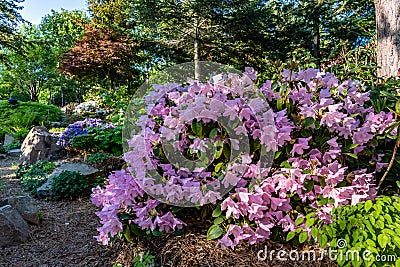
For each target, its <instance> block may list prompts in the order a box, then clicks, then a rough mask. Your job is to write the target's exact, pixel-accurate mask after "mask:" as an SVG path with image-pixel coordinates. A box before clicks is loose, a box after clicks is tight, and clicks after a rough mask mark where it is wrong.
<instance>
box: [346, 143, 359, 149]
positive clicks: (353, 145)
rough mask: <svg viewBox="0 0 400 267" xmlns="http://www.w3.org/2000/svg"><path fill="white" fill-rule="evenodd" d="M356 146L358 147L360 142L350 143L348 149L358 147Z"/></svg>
mask: <svg viewBox="0 0 400 267" xmlns="http://www.w3.org/2000/svg"><path fill="white" fill-rule="evenodd" d="M356 147H358V144H351V145H349V146H348V147H347V149H353V148H356Z"/></svg>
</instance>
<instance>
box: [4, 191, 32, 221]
mask: <svg viewBox="0 0 400 267" xmlns="http://www.w3.org/2000/svg"><path fill="white" fill-rule="evenodd" d="M6 201H7V204H8V205H10V206H11V207H13V208H15V209H16V210H17V211H18V213H19V214H20V215H21V216H22V218H24V220H25V221H27V222H30V223H34V224H36V225H39V209H38V208H37V207H36V206H35V205H34V204H33V201H32V198H30V197H28V196H17V197H9V198H7V199H6Z"/></svg>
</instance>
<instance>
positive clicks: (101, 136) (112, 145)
mask: <svg viewBox="0 0 400 267" xmlns="http://www.w3.org/2000/svg"><path fill="white" fill-rule="evenodd" d="M89 131H90V134H83V135H77V136H75V137H73V138H72V140H71V147H72V148H73V149H75V150H78V151H85V152H91V153H99V152H102V153H106V154H107V153H108V154H112V155H114V156H120V155H122V152H123V151H122V125H118V126H117V127H116V128H108V129H105V128H90V129H89Z"/></svg>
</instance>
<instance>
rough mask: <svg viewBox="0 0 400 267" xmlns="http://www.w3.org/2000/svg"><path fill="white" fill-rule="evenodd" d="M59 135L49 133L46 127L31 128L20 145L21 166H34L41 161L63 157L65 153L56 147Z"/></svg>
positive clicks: (59, 147)
mask: <svg viewBox="0 0 400 267" xmlns="http://www.w3.org/2000/svg"><path fill="white" fill-rule="evenodd" d="M59 135H60V134H59V133H49V132H48V131H47V128H46V127H41V126H36V127H33V128H32V129H31V131H30V132H29V134H28V136H27V137H26V138H25V140H24V142H23V143H22V147H21V150H22V155H21V161H22V164H34V163H36V162H38V161H41V160H55V159H59V158H61V157H63V156H64V155H65V151H64V150H63V148H62V147H61V146H59V145H57V141H58V139H59Z"/></svg>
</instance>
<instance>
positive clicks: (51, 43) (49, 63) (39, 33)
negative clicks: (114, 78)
mask: <svg viewBox="0 0 400 267" xmlns="http://www.w3.org/2000/svg"><path fill="white" fill-rule="evenodd" d="M87 23H88V18H87V17H86V15H85V13H83V12H81V11H66V10H61V11H60V12H55V11H52V12H51V13H50V14H48V15H46V16H45V17H44V18H43V20H42V22H41V23H40V24H39V25H38V26H35V25H23V26H22V27H21V28H20V29H19V31H18V34H19V35H20V36H21V37H23V39H24V40H25V42H26V43H28V44H29V45H27V46H26V49H25V51H24V53H23V54H21V53H18V52H17V51H14V50H11V49H4V50H3V51H4V56H5V59H6V60H7V64H6V65H5V66H2V67H1V68H0V91H2V92H4V93H6V94H8V95H9V96H11V95H18V96H20V97H23V96H24V95H26V96H28V97H29V98H28V99H30V100H32V101H38V100H41V101H45V102H53V103H55V104H63V103H62V102H63V101H58V98H59V97H60V98H61V99H62V98H65V99H66V98H67V96H68V95H70V96H72V97H73V100H78V99H76V95H77V94H76V92H73V93H71V92H70V91H74V90H77V89H79V85H78V84H76V82H74V81H70V79H69V78H67V77H66V76H64V75H60V74H58V73H57V66H58V62H59V58H58V57H59V56H60V55H61V54H62V53H63V52H65V51H66V50H67V49H68V48H70V47H72V46H73V44H74V43H75V42H76V41H77V40H78V39H79V38H80V37H81V36H82V35H83V31H84V28H85V24H87Z"/></svg>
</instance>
